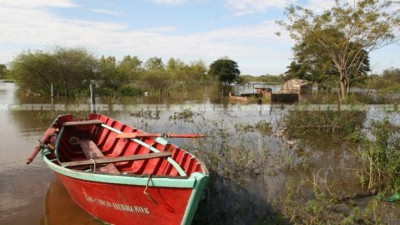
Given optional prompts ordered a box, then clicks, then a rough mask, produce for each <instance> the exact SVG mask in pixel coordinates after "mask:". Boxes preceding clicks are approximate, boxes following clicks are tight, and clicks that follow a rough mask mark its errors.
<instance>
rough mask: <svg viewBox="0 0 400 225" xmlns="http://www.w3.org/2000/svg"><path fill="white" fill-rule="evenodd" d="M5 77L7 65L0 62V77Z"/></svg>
mask: <svg viewBox="0 0 400 225" xmlns="http://www.w3.org/2000/svg"><path fill="white" fill-rule="evenodd" d="M5 78H7V66H6V65H4V64H0V79H5Z"/></svg>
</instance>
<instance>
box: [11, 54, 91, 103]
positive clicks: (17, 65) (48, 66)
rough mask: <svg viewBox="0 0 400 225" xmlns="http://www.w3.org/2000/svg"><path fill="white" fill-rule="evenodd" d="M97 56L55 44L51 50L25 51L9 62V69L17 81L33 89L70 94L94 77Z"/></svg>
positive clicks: (22, 85)
mask: <svg viewBox="0 0 400 225" xmlns="http://www.w3.org/2000/svg"><path fill="white" fill-rule="evenodd" d="M96 69H97V60H96V59H95V58H94V57H93V56H92V55H90V54H89V53H88V52H87V51H86V50H85V49H79V48H77V49H64V48H58V47H57V48H55V50H54V51H53V52H51V53H46V52H42V51H36V52H30V51H27V52H24V53H22V54H20V55H19V56H17V58H16V59H15V60H14V61H13V62H12V64H11V69H10V72H11V74H12V76H13V78H14V79H16V82H17V84H18V85H19V86H20V87H21V88H22V89H25V90H29V91H30V92H33V93H39V94H49V93H50V86H51V84H53V85H54V89H55V91H56V93H59V94H60V95H66V96H73V95H74V94H75V93H78V92H80V91H81V90H83V89H87V88H88V84H89V82H90V80H92V79H94V74H95V70H96Z"/></svg>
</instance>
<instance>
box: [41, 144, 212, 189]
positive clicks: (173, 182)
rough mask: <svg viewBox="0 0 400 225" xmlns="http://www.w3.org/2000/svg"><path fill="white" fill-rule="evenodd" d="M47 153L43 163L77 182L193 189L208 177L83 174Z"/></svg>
mask: <svg viewBox="0 0 400 225" xmlns="http://www.w3.org/2000/svg"><path fill="white" fill-rule="evenodd" d="M47 154H48V151H42V158H43V160H44V162H45V163H46V164H47V165H48V166H49V167H50V168H51V169H52V170H53V171H54V172H56V173H59V174H62V175H65V176H68V177H72V178H76V179H79V180H86V181H93V182H101V183H110V184H122V185H137V186H146V185H147V186H150V187H175V188H193V187H194V186H195V184H196V182H197V180H198V179H199V178H201V177H208V175H207V174H203V173H199V172H194V173H192V174H191V175H190V176H185V177H184V176H155V175H154V176H149V175H147V176H146V175H145V174H143V175H132V174H107V173H99V172H85V171H80V170H74V169H69V168H66V167H62V166H60V165H58V164H56V163H54V162H52V161H51V160H50V159H48V158H47Z"/></svg>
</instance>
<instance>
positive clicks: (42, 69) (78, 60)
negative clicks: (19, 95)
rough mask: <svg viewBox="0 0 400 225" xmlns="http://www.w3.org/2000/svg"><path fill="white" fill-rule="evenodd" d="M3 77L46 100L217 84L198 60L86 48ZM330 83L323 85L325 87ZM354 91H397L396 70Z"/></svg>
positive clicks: (38, 55)
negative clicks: (97, 53) (52, 95)
mask: <svg viewBox="0 0 400 225" xmlns="http://www.w3.org/2000/svg"><path fill="white" fill-rule="evenodd" d="M218 61H219V60H217V61H215V62H214V64H215V63H216V62H218ZM232 61H233V60H232ZM233 62H234V61H233ZM234 63H235V64H236V62H234ZM288 68H290V67H289V66H288ZM6 78H8V79H14V80H15V81H16V83H17V84H18V85H19V87H20V88H21V90H24V91H25V92H27V93H29V94H37V95H50V91H51V88H50V87H51V86H53V88H54V93H55V94H57V95H62V96H81V95H82V96H87V94H88V92H89V88H88V87H89V84H90V83H92V84H94V85H96V92H97V94H98V95H102V96H134V95H141V94H143V92H145V91H146V92H155V93H158V94H162V93H163V92H165V91H167V90H168V89H170V88H174V87H175V86H177V87H181V86H182V85H184V84H198V85H211V84H217V83H218V82H219V81H220V80H219V79H218V77H216V76H213V74H210V68H209V66H208V65H206V63H205V62H204V61H202V60H197V61H192V62H189V63H185V62H184V61H182V60H180V59H175V58H170V59H169V60H168V61H167V63H164V62H163V61H162V59H161V58H159V57H152V58H149V59H147V60H146V61H142V60H140V59H139V58H138V57H137V56H131V55H127V56H125V57H123V58H122V60H120V61H118V60H117V59H116V58H115V57H114V56H101V57H100V58H98V57H95V56H94V55H93V54H91V53H90V52H89V51H88V50H86V49H84V48H62V47H55V48H54V49H53V50H52V51H48V52H45V51H40V50H37V51H24V52H22V53H20V54H19V55H18V56H17V57H16V58H15V59H14V60H13V61H12V62H11V63H10V65H9V68H7V66H6V65H4V64H0V79H6ZM290 78H292V77H291V76H289V75H288V74H287V73H286V74H280V75H260V76H253V75H240V76H239V77H238V78H237V79H236V80H235V81H236V82H237V83H248V82H267V83H272V84H281V83H283V82H284V81H286V80H288V79H290ZM329 82H330V81H329V80H327V82H326V83H327V85H329ZM323 83H324V82H323ZM336 85H337V84H333V86H332V85H330V86H332V87H336ZM358 86H359V87H364V88H371V89H380V90H383V91H385V92H400V69H395V68H391V69H387V70H385V71H384V72H383V73H382V74H380V75H369V76H366V77H365V79H364V80H363V82H359V83H358Z"/></svg>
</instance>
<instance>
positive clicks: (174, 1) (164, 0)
mask: <svg viewBox="0 0 400 225" xmlns="http://www.w3.org/2000/svg"><path fill="white" fill-rule="evenodd" d="M148 1H149V2H154V3H156V4H162V5H179V4H182V3H185V2H186V0H148Z"/></svg>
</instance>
